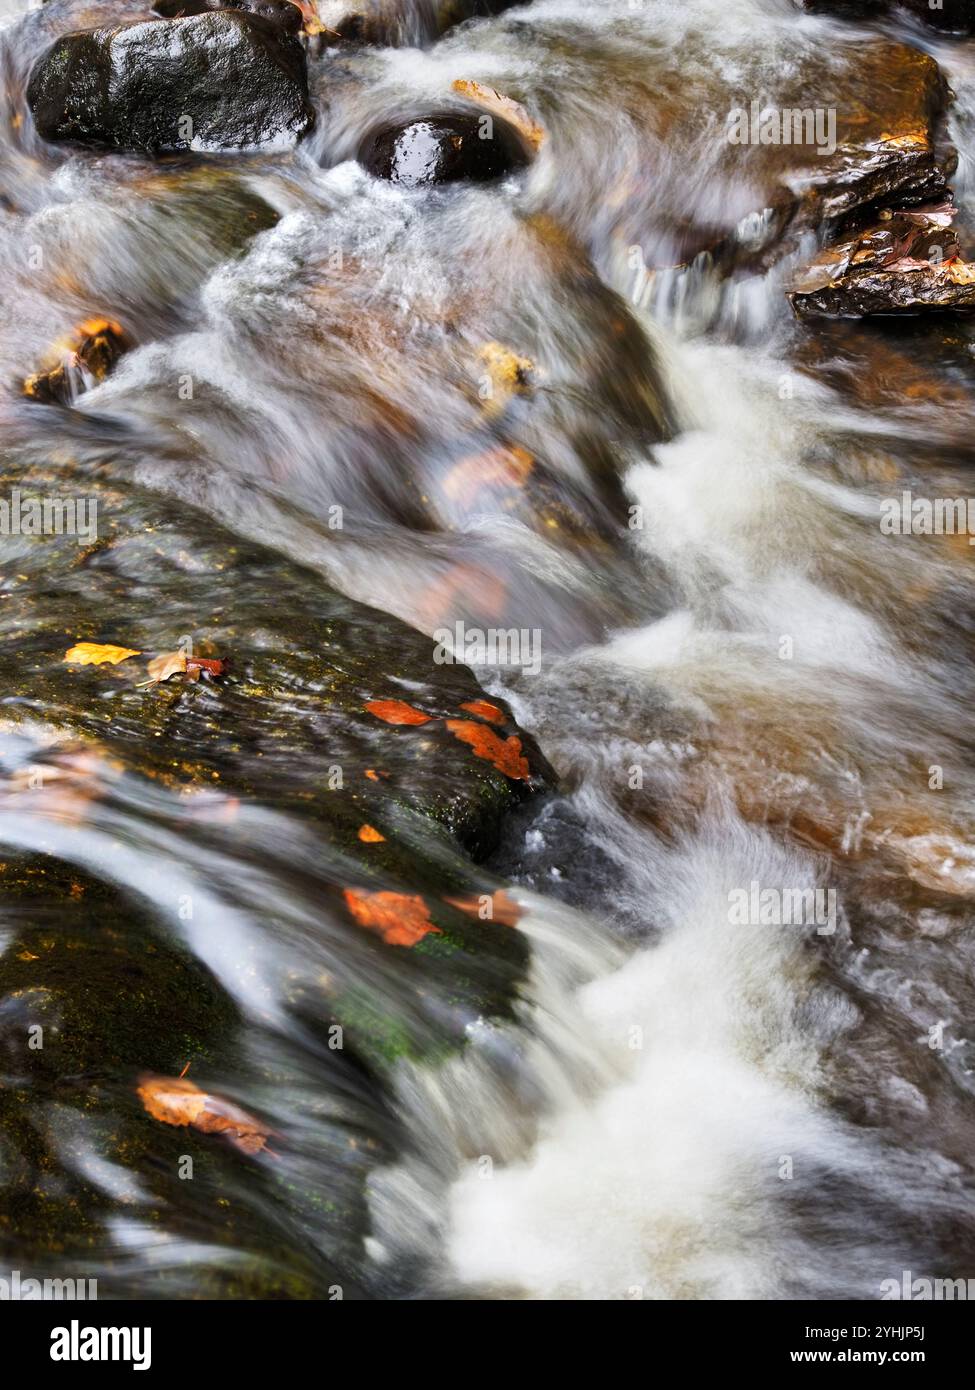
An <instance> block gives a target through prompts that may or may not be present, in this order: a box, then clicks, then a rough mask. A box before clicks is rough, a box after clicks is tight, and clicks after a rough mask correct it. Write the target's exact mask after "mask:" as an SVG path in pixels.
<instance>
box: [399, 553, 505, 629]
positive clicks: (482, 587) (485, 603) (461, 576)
mask: <svg viewBox="0 0 975 1390" xmlns="http://www.w3.org/2000/svg"><path fill="white" fill-rule="evenodd" d="M472 595H476V603H477V612H478V615H479V616H481V617H483V618H495V619H500V618H501V616H502V615H503V613H504V611H505V607H506V605H507V601H508V593H507V589H506V588H505V583H504V580H503V579H502V578H501V577H500V575H497V574H492V573H491V571H490V570H488V569H484V568H482V567H481V566H479V565H453V566H452V567H451V568H450V569H449V570H448V571H447V572H446V574H442V575H441V576H440V577H439V578H438V579H437V580H436V582H435V583H433V584H431V585H430V586H429V588H427V589H425V590H424V591H423V592H422V593H420V594H419V595H418V597H417V602H416V610H417V618H418V625H419V626H421V627H424V628H428V629H431V630H432V629H433V628H435V627H442V626H443V625H444V623H445V621H447V620H448V619H449V618H450V617H451V615H452V614H453V613H454V611H455V610H456V608H457V607H458V605H464V606H466V605H468V604H469V603H470V602H471V596H472Z"/></svg>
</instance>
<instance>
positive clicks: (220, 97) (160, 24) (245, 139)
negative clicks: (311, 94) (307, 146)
mask: <svg viewBox="0 0 975 1390" xmlns="http://www.w3.org/2000/svg"><path fill="white" fill-rule="evenodd" d="M27 100H28V103H29V105H30V108H31V110H32V111H33V113H34V120H35V122H36V124H37V129H38V133H39V134H40V135H41V136H42V137H43V138H44V139H45V140H66V141H72V142H76V143H78V144H84V145H95V146H103V147H105V146H107V147H109V148H112V149H120V150H144V151H146V152H147V153H149V154H166V153H175V152H178V151H183V150H189V149H200V150H225V149H247V148H251V147H253V146H257V145H267V144H273V145H278V144H284V143H290V142H293V141H294V140H296V139H298V138H299V137H300V136H302V135H303V134H304V133H305V132H306V131H307V130H308V129H309V127H310V126H311V125H312V122H313V120H314V111H313V109H312V106H311V103H310V102H309V99H308V82H307V75H306V71H305V56H304V51H303V49H302V47H301V44H300V43H299V42H298V40H297V39H296V38H294V37H292V36H291V35H288V34H285V33H282V32H280V30H278V29H275V27H274V26H273V25H272V24H270V23H269V22H267V21H266V20H262V19H260V18H257V17H254V16H251V15H244V14H241V13H239V12H238V11H236V10H222V11H218V12H215V13H205V14H200V15H192V16H188V17H186V18H183V19H157V20H149V21H146V22H145V23H140V24H128V25H123V26H121V27H120V28H117V29H95V30H92V31H91V32H89V33H74V34H65V35H64V36H63V37H62V38H60V39H58V40H57V42H56V43H55V44H54V45H53V46H52V47H51V48H50V49H48V51H47V53H45V54H44V56H43V57H42V58H41V59H40V60H39V61H38V63H37V64H36V66H35V68H34V71H33V72H32V74H31V78H30V83H29V85H28V88H27Z"/></svg>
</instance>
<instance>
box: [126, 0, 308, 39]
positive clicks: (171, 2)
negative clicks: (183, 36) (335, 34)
mask: <svg viewBox="0 0 975 1390" xmlns="http://www.w3.org/2000/svg"><path fill="white" fill-rule="evenodd" d="M152 8H153V10H154V11H155V13H156V14H158V15H162V16H163V18H164V19H179V18H182V17H183V16H185V15H195V14H207V13H209V12H211V11H215V10H240V11H241V12H242V13H243V14H252V15H257V16H258V18H259V19H266V20H267V22H268V23H269V24H271V25H272V26H273V27H274V28H275V29H278V30H280V31H281V33H283V34H297V32H298V30H299V29H300V28H301V19H302V16H301V10H300V9H299V8H298V6H297V5H292V4H291V3H290V0H156V3H155V4H154V5H153V7H152Z"/></svg>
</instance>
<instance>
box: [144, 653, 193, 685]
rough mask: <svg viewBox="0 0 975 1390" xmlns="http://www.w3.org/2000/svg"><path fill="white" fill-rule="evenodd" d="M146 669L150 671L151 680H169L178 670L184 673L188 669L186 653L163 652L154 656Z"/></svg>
mask: <svg viewBox="0 0 975 1390" xmlns="http://www.w3.org/2000/svg"><path fill="white" fill-rule="evenodd" d="M146 670H147V671H148V672H149V679H150V680H152V681H168V680H169V678H170V676H175V675H176V674H177V672H179V673H182V672H184V671H185V670H186V656H185V653H183V652H163V654H162V656H154V657H153V658H152V660H151V661H150V662H149V664H148V666H147V667H146Z"/></svg>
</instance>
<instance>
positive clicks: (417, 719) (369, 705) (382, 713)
mask: <svg viewBox="0 0 975 1390" xmlns="http://www.w3.org/2000/svg"><path fill="white" fill-rule="evenodd" d="M365 708H366V709H367V710H368V711H369V713H370V714H374V715H375V716H376V718H377V719H381V720H383V722H384V723H386V724H429V723H430V720H431V719H432V718H433V715H432V714H424V713H423V711H422V710H418V709H414V708H413V706H412V705H408V704H407V703H406V701H405V700H368V701H367V702H366V706H365Z"/></svg>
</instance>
